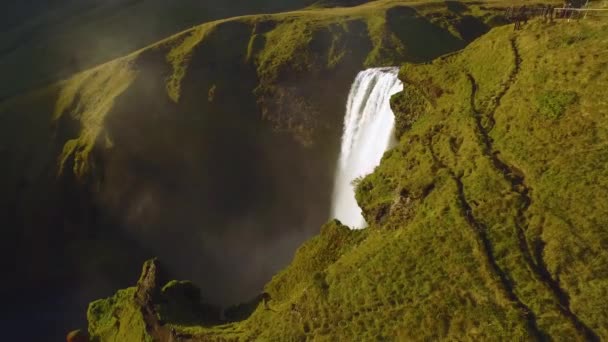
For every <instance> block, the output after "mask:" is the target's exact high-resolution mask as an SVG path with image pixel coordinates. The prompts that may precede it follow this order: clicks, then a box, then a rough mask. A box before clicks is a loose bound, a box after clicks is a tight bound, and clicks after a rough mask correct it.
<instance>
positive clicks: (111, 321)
mask: <svg viewBox="0 0 608 342" xmlns="http://www.w3.org/2000/svg"><path fill="white" fill-rule="evenodd" d="M491 5H495V4H493V3H490V4H470V6H465V5H462V4H460V3H458V4H456V3H453V2H448V3H447V4H446V3H443V2H441V3H440V2H429V3H409V2H403V1H391V0H383V1H374V2H369V3H366V4H364V5H361V6H357V7H349V8H341V7H338V8H322V7H319V6H315V7H312V8H309V9H307V10H302V11H296V12H289V13H283V14H276V15H264V16H247V17H239V18H234V19H228V20H222V21H218V22H213V23H208V24H204V25H202V26H198V27H195V28H192V29H190V30H188V31H185V32H182V33H179V34H177V35H175V36H172V37H170V38H168V39H166V40H164V41H162V42H159V43H158V44H155V45H153V46H150V47H148V48H145V49H142V50H140V51H137V52H135V53H133V54H131V55H129V56H127V57H124V58H121V59H118V60H116V61H113V62H110V63H107V64H104V65H101V66H99V67H97V68H95V69H91V70H88V71H85V72H82V73H80V74H77V75H75V76H73V77H72V78H70V79H68V80H66V81H64V82H61V83H59V84H56V85H53V86H50V87H48V88H45V89H42V90H40V91H37V92H35V93H30V94H27V95H24V96H22V97H20V98H15V99H11V100H10V101H7V102H5V103H3V104H2V105H0V115H1V116H0V119H1V120H3V123H6V125H3V126H2V127H3V131H4V130H6V134H5V135H3V136H2V138H1V139H2V140H0V142H1V145H0V153H2V156H3V159H5V160H8V161H10V162H9V163H8V165H11V167H9V168H6V169H4V170H2V171H1V172H3V173H2V175H3V177H0V178H2V179H3V182H4V183H6V184H19V183H20V182H22V178H20V177H22V173H23V172H21V170H22V169H26V168H29V169H28V170H31V171H30V172H28V173H27V176H26V178H27V179H26V180H27V181H31V182H33V183H34V184H36V186H38V185H39V184H41V183H43V181H40V180H36V177H37V175H40V174H47V173H52V174H53V175H55V174H57V171H58V173H59V174H60V175H61V176H62V177H68V176H75V178H76V179H77V180H80V181H81V182H82V183H86V182H87V181H88V182H90V183H88V184H89V185H90V186H91V188H93V189H95V190H96V191H99V193H101V194H104V193H103V191H102V190H103V186H104V185H105V184H107V183H106V182H108V180H107V179H105V178H104V179H100V178H95V177H100V176H99V174H103V172H101V171H105V169H102V168H103V167H104V164H103V163H101V162H102V161H103V162H106V163H110V162H112V161H113V160H111V158H106V159H104V158H102V157H108V156H112V155H113V153H115V155H118V156H119V158H117V160H118V161H119V162H120V161H121V160H120V158H125V159H128V158H130V157H132V156H133V155H138V156H140V157H142V156H143V157H142V159H144V160H145V157H147V158H149V160H152V162H151V163H152V164H153V165H154V166H158V165H163V166H165V164H162V163H166V165H169V166H172V167H175V165H181V164H179V163H178V162H176V160H178V159H179V158H181V157H182V155H179V156H175V154H176V153H175V149H174V147H175V146H174V145H171V146H169V147H167V141H174V140H175V139H176V137H178V135H179V138H183V137H185V138H183V140H178V141H179V142H180V145H179V146H180V148H181V150H180V153H183V155H184V156H185V155H188V154H189V153H190V154H193V155H198V154H200V153H198V152H200V151H199V150H193V149H189V148H190V147H191V146H196V145H197V144H199V145H202V143H201V141H204V140H197V139H196V138H194V137H199V136H205V135H206V134H211V133H212V130H211V129H209V130H204V129H207V127H224V126H221V125H218V126H211V125H210V123H212V122H214V121H213V120H217V121H218V122H220V123H222V124H225V123H224V121H222V120H225V121H231V120H232V121H238V122H239V124H240V126H239V129H236V128H235V126H230V125H226V127H230V128H234V129H235V131H234V132H233V131H231V132H229V133H230V134H232V135H235V136H240V135H242V136H248V135H254V133H252V132H258V128H259V127H260V126H257V123H256V124H253V123H252V122H253V121H254V120H255V119H250V118H251V117H254V115H252V113H258V111H259V112H260V113H261V114H262V117H263V119H264V120H265V121H264V124H268V126H269V127H270V128H272V130H275V131H279V132H287V133H289V134H290V135H291V136H292V137H293V138H294V139H295V140H297V141H298V142H299V143H300V144H301V145H304V146H307V147H309V146H312V145H314V144H315V143H317V144H318V143H319V142H324V140H322V139H323V138H322V137H323V136H324V135H329V133H328V132H331V130H330V129H326V127H327V126H331V125H332V124H335V123H336V122H340V120H341V117H338V116H341V115H342V112H339V108H341V107H342V106H343V103H338V104H334V105H333V107H329V102H330V100H334V101H335V99H336V98H337V97H336V96H335V95H334V94H335V91H336V89H340V91H343V92H346V91H347V87H348V85H349V84H350V82H351V81H352V76H353V75H354V72H356V71H357V70H359V69H360V68H363V67H366V66H381V65H391V64H397V63H399V64H402V63H403V62H406V64H405V65H404V66H403V67H402V69H401V73H400V78H401V79H402V80H403V82H404V85H405V89H404V91H403V92H402V93H399V94H397V95H395V96H394V97H393V99H392V105H393V108H394V110H395V114H396V125H397V127H396V128H397V129H396V135H397V138H398V140H399V144H398V145H397V146H396V147H395V148H394V149H392V150H391V151H388V152H387V153H386V154H385V156H384V158H383V160H382V163H381V165H380V166H379V167H378V168H377V169H376V171H375V172H374V173H373V174H371V175H369V176H367V177H365V178H363V179H358V180H357V181H356V182H355V184H356V185H357V200H358V201H359V204H360V206H361V207H362V210H363V212H364V215H365V217H366V219H367V221H368V222H369V223H370V225H371V227H370V228H369V229H367V230H364V231H350V230H348V228H346V227H344V226H342V225H341V224H340V223H339V222H337V221H332V222H329V223H328V224H326V225H325V226H324V227H323V228H322V229H321V233H320V234H319V235H318V236H317V237H315V238H313V239H311V240H310V241H308V242H307V243H305V244H304V245H303V246H302V247H301V248H300V249H299V250H298V252H297V253H296V255H295V257H294V260H293V262H292V263H291V265H290V266H289V267H287V268H286V269H284V270H283V271H282V272H280V273H279V274H277V275H276V276H275V277H274V278H273V279H272V280H271V281H270V282H269V283H268V284H267V286H266V288H265V293H267V294H268V295H269V300H268V301H267V305H262V304H261V302H259V301H258V302H256V301H254V302H252V303H253V304H251V303H249V304H250V305H251V307H253V308H254V309H255V310H253V312H252V313H251V315H250V316H249V317H247V318H246V319H243V320H242V321H239V322H233V323H230V324H220V325H218V324H216V323H217V322H214V313H213V310H214V309H213V308H211V307H206V306H204V305H203V304H201V303H200V292H199V290H198V288H196V287H195V286H194V285H193V284H192V283H190V282H178V281H173V282H170V283H168V284H167V285H166V286H164V287H163V288H162V289H161V296H160V302H159V303H156V304H157V307H156V309H157V313H158V315H159V318H160V319H161V320H162V321H164V322H166V323H167V324H168V325H169V326H170V327H171V328H174V329H176V331H177V332H178V333H183V334H191V335H193V336H196V337H197V338H200V339H201V340H205V339H209V340H221V339H228V340H230V339H236V340H303V339H315V340H328V341H333V340H408V341H409V340H436V339H444V340H543V339H545V338H550V339H555V340H560V339H561V340H589V339H594V338H597V337H599V338H602V339H606V338H608V326H607V325H606V322H608V314H607V313H606V312H608V310H606V308H608V299H607V297H606V293H608V272H607V270H606V265H608V253H607V252H606V251H607V250H608V248H607V247H608V234H607V233H606V229H605V227H606V226H607V225H608V222H607V219H606V218H607V217H608V215H607V214H608V205H607V204H606V203H605V201H603V200H602V199H604V198H606V197H607V196H608V193H607V192H608V190H607V189H608V176H607V175H608V167H607V165H608V158H607V157H606V156H608V154H607V152H608V150H607V149H608V143H607V142H608V121H607V120H606V118H608V112H607V110H606V102H605V99H604V97H605V86H606V84H608V71H607V70H608V69H607V68H606V65H608V56H607V55H606V54H605V51H604V50H603V48H604V47H605V46H606V45H607V43H608V35H607V34H606V32H608V31H607V28H608V25H606V23H605V22H601V21H592V20H588V21H580V22H572V23H569V24H567V25H566V24H565V23H561V22H558V23H556V24H553V25H547V24H543V23H541V22H538V21H534V20H533V21H531V22H530V24H529V25H528V26H527V27H526V29H525V30H523V31H517V32H513V29H512V27H506V26H504V27H498V28H494V29H492V30H491V31H489V32H488V33H486V34H484V35H483V36H482V37H481V38H480V39H478V40H475V41H474V42H473V43H471V44H470V45H468V46H467V47H466V48H465V45H467V43H469V42H470V40H471V39H473V38H475V37H477V36H478V35H480V34H483V33H485V32H486V31H487V30H488V29H489V28H490V26H493V25H498V24H500V23H502V22H503V21H502V18H501V17H500V16H497V15H496V12H495V11H493V10H490V9H489V7H491ZM501 5H505V4H504V3H501ZM422 33H424V34H422ZM226 41H228V42H230V46H225V45H226ZM461 48H463V49H462V50H461V51H459V52H457V53H452V54H449V55H444V54H446V53H448V52H452V51H454V50H456V49H461ZM440 56H441V57H440ZM436 57H438V58H436ZM434 58H436V59H434ZM432 59H434V61H432V62H431V60H432ZM328 80H329V81H328ZM233 92H234V93H236V94H239V96H240V95H242V98H243V103H239V104H238V105H235V104H233V103H230V102H231V97H229V96H226V95H225V94H229V93H233ZM322 93H327V94H330V95H325V96H322V95H319V94H322ZM201 94H202V95H201ZM251 94H253V95H251ZM315 96H316V97H315ZM198 97H200V98H202V100H203V101H200V102H197V100H198ZM250 97H251V98H250ZM255 105H257V106H258V107H255ZM158 108H160V109H158ZM336 108H337V109H336ZM334 112H336V113H334ZM159 113H160V114H159ZM162 115H165V116H162ZM332 115H333V116H332ZM166 117H169V118H170V119H166ZM235 118H238V120H235ZM163 119H164V120H165V121H163ZM246 119H247V120H250V121H247V120H246ZM49 123H51V124H52V127H54V129H49V127H48V124H49ZM125 123H126V125H125V126H128V128H129V129H128V130H127V131H128V133H129V134H130V135H129V137H132V136H134V137H136V138H135V140H134V142H133V141H130V140H128V139H124V136H122V138H123V139H124V140H123V141H122V142H123V144H117V143H116V142H115V141H114V139H113V136H112V135H111V134H109V133H108V132H109V131H110V128H112V127H114V128H115V127H116V125H124V124H125ZM167 123H169V124H171V125H173V126H171V127H170V128H171V129H173V131H172V130H170V129H165V128H166V124H167ZM112 125H115V126H112ZM248 125H250V126H248ZM334 126H339V125H338V124H336V125H334ZM142 127H143V128H142ZM25 128H28V129H25ZM146 129H148V131H146ZM140 130H141V131H143V132H148V133H149V132H155V133H156V132H158V136H159V137H156V136H155V137H154V138H155V139H151V138H150V136H151V135H150V134H148V135H145V137H146V138H141V136H144V135H143V134H141V131H140ZM269 131H270V130H269ZM20 132H28V135H27V136H20ZM116 132H118V133H124V132H123V131H120V130H115V131H114V133H115V135H116V136H117V137H118V138H121V136H120V134H116ZM167 132H168V133H167ZM174 132H178V133H174ZM264 132H267V131H264ZM220 133H224V132H220ZM172 134H173V135H172ZM51 135H52V136H54V139H55V140H53V141H54V142H55V144H56V145H57V146H54V147H51V148H47V147H45V148H41V147H40V146H46V144H45V142H47V141H48V137H49V136H51ZM156 138H157V139H156ZM137 139H139V140H137ZM24 141H25V142H26V143H23V142H24ZM13 147H14V148H13ZM55 148H56V150H55ZM9 150H10V151H11V152H10V153H9V152H7V151H9ZM328 150H329V149H328ZM109 151H113V153H110V152H109ZM116 151H118V152H116ZM330 152H331V151H329V152H326V153H330ZM180 153H178V154H180ZM40 155H46V158H41V157H40ZM49 155H50V156H51V157H49ZM152 155H153V157H154V158H153V157H152ZM28 156H34V157H31V159H28V158H27V157H28ZM100 156H101V157H100ZM159 156H160V157H159ZM155 158H156V159H155ZM163 158H164V159H163ZM49 159H50V160H49ZM149 160H146V161H149ZM197 161H198V160H197ZM205 161H208V160H205ZM201 164H203V163H201ZM31 165H33V166H31ZM49 165H50V166H49ZM106 167H107V164H106ZM97 168H100V169H97ZM159 169H161V170H162V168H159ZM50 171H52V172H50ZM119 171H121V172H122V171H124V170H123V169H119ZM120 174H121V177H122V175H123V174H122V173H120ZM67 179H69V177H68V178H67ZM15 180H16V181H15ZM4 183H3V184H4ZM46 186H47V187H45V184H41V185H40V188H39V189H38V190H39V191H41V189H42V190H44V189H47V188H50V186H49V185H48V184H46ZM99 188H101V190H100V189H99ZM6 189H8V190H7V196H8V197H11V196H13V197H14V195H15V194H16V193H17V192H18V189H17V188H16V186H14V185H10V186H8V185H7V187H6ZM3 201H4V202H7V200H6V199H3ZM4 202H2V203H4ZM44 204H45V203H43V205H44ZM119 204H120V203H119ZM164 209H166V208H164ZM169 209H170V208H169ZM80 248H81V249H82V250H85V249H86V246H81V247H80ZM134 291H135V290H134V289H133V288H130V289H127V290H121V291H119V292H118V293H117V294H116V295H115V296H113V297H111V298H108V299H105V300H99V301H96V302H93V303H91V305H90V307H89V311H88V313H87V317H88V320H89V333H90V334H91V336H92V337H94V338H98V339H100V340H104V341H105V340H117V341H142V340H149V339H150V336H149V335H148V333H147V332H146V328H145V324H144V318H143V316H142V312H141V308H140V307H138V304H136V302H135V301H134ZM249 304H248V305H249ZM256 305H257V307H256ZM246 306H247V305H246ZM249 308H250V307H249V306H247V309H249Z"/></svg>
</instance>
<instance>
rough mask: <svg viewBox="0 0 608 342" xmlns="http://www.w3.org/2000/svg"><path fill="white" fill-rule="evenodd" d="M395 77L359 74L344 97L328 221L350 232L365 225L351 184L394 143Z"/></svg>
mask: <svg viewBox="0 0 608 342" xmlns="http://www.w3.org/2000/svg"><path fill="white" fill-rule="evenodd" d="M398 73H399V69H398V68H373V69H368V70H365V71H362V72H360V73H359V75H357V78H356V79H355V81H354V83H353V85H352V87H351V90H350V94H349V96H348V102H347V104H346V115H345V116H344V132H343V135H342V147H341V150H340V157H339V160H338V168H337V171H336V180H335V184H334V192H333V204H332V217H334V218H337V219H339V220H340V221H341V222H342V223H343V224H345V225H347V226H349V227H351V228H355V229H360V228H365V227H366V225H367V223H366V222H365V219H364V218H363V216H362V215H361V209H360V208H359V206H358V205H357V201H356V199H355V192H354V185H353V181H354V180H356V179H357V178H358V177H362V176H365V175H366V174H368V173H371V172H372V171H373V170H374V168H375V167H376V166H377V165H378V164H379V163H380V159H381V158H382V155H383V154H384V152H385V151H386V149H387V148H388V147H389V146H390V145H391V144H392V143H393V140H394V138H393V134H392V133H393V129H394V126H395V116H394V114H393V111H392V110H391V106H390V99H391V96H392V95H394V94H395V93H397V92H399V91H401V90H403V84H402V83H401V81H400V80H399V79H398V78H397V75H398Z"/></svg>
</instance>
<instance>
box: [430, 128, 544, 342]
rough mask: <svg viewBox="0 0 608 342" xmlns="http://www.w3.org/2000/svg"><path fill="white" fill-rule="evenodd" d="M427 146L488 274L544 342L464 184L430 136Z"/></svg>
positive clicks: (536, 336) (532, 331)
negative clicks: (452, 189) (450, 185)
mask: <svg viewBox="0 0 608 342" xmlns="http://www.w3.org/2000/svg"><path fill="white" fill-rule="evenodd" d="M427 145H428V147H429V151H430V153H431V158H432V159H433V162H434V163H435V164H436V165H437V166H438V167H439V168H442V169H445V170H447V171H448V173H449V174H450V177H451V178H452V180H453V181H454V182H455V183H456V187H457V189H458V201H459V203H460V208H461V215H462V216H463V217H464V218H465V220H466V221H467V223H468V225H469V227H471V230H472V231H473V233H474V235H475V236H476V237H477V243H478V245H479V248H480V250H481V254H482V255H484V256H485V257H486V260H485V263H486V265H485V266H486V267H487V268H488V269H489V272H490V273H491V274H496V275H498V277H499V279H500V283H501V285H502V287H503V290H504V295H505V297H506V298H507V299H508V300H509V301H511V302H512V303H514V304H515V306H516V307H517V309H519V311H520V312H522V313H523V314H524V317H525V319H526V322H527V323H528V331H530V332H531V333H532V334H533V335H534V337H535V338H536V339H537V340H539V341H542V340H544V339H545V336H544V335H543V333H542V332H541V331H540V329H539V328H538V324H537V322H536V316H535V315H534V312H533V311H532V310H531V309H530V308H529V307H528V306H527V305H526V304H524V303H523V302H522V301H521V300H520V299H519V298H518V297H517V295H516V294H515V291H514V286H513V283H512V282H511V280H510V279H509V276H508V275H507V273H506V272H505V271H504V270H503V269H502V268H501V267H500V266H499V265H498V263H497V262H496V257H495V256H494V250H493V248H492V243H491V242H490V239H489V238H488V235H487V228H486V227H485V226H484V225H483V224H482V223H481V222H479V221H478V220H477V219H476V218H475V216H474V215H473V209H472V208H471V205H470V204H469V202H468V201H467V198H466V196H465V193H464V184H463V183H462V179H461V177H459V176H457V175H456V174H455V173H454V171H453V170H452V169H451V168H449V167H448V166H447V165H445V164H444V163H443V162H442V161H441V160H440V159H439V157H438V156H437V154H436V153H435V150H434V148H433V141H432V137H430V136H429V137H428V143H427Z"/></svg>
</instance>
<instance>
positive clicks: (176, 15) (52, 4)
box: [0, 0, 363, 99]
mask: <svg viewBox="0 0 608 342" xmlns="http://www.w3.org/2000/svg"><path fill="white" fill-rule="evenodd" d="M314 2H315V1H314V0H287V1H285V0H284V1H269V0H256V1H245V2H243V1H235V0H229V1H217V0H180V1H164V0H110V1H108V0H104V1H100V0H78V1H76V0H55V1H48V0H29V1H22V2H17V3H15V4H11V6H10V7H9V9H7V10H6V11H3V13H0V28H1V30H0V31H1V32H0V72H1V73H2V74H3V75H4V76H5V77H6V78H7V79H10V80H11V82H5V83H4V84H3V85H2V86H0V99H5V98H7V97H8V96H13V95H15V94H18V93H22V92H24V91H27V90H29V89H31V88H32V87H34V86H41V85H46V84H49V83H51V82H54V81H58V80H59V79H61V78H66V77H68V76H70V75H72V74H74V73H75V72H78V71H82V70H86V69H88V68H91V67H93V66H95V65H97V64H99V63H103V62H107V61H109V60H111V59H114V58H118V57H121V56H124V55H125V54H127V53H130V52H132V51H134V50H137V49H140V48H142V47H144V46H146V45H149V44H152V43H154V42H156V41H158V40H160V39H162V38H164V37H166V36H169V35H171V34H174V33H175V32H179V31H181V30H184V29H187V28H191V27H193V26H195V25H200V24H201V23H203V22H207V21H212V20H217V19H221V18H228V17H233V16H238V15H244V14H256V13H274V12H282V11H287V10H295V9H298V8H304V7H306V6H309V5H311V4H313V3H314ZM335 2H336V3H337V4H340V5H354V4H356V3H357V2H359V3H361V2H363V1H348V0H342V1H335Z"/></svg>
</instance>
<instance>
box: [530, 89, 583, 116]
mask: <svg viewBox="0 0 608 342" xmlns="http://www.w3.org/2000/svg"><path fill="white" fill-rule="evenodd" d="M577 99H578V94H577V93H575V92H560V91H549V92H544V93H542V94H540V95H539V96H538V98H537V104H538V110H539V112H540V113H541V114H543V115H545V116H546V117H548V118H549V119H559V118H560V117H561V116H562V115H563V114H564V112H565V111H566V109H567V108H568V106H569V105H571V104H573V103H575V102H576V100H577Z"/></svg>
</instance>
